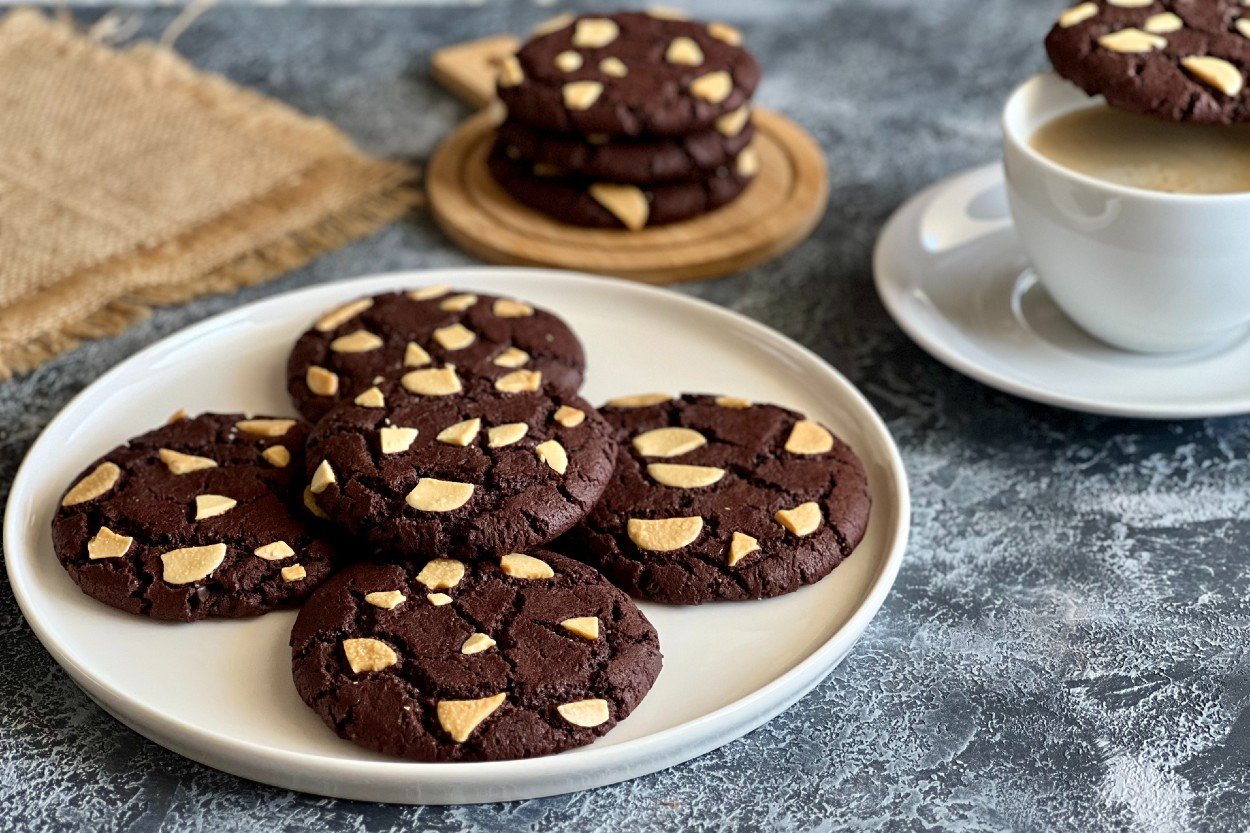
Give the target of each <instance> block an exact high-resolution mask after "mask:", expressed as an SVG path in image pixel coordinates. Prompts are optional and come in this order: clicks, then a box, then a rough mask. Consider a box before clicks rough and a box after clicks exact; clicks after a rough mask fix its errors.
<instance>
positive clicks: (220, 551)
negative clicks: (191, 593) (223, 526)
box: [161, 544, 226, 584]
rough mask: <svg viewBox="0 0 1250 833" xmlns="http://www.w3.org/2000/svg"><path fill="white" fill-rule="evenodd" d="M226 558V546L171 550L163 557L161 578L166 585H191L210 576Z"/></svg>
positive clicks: (211, 545)
mask: <svg viewBox="0 0 1250 833" xmlns="http://www.w3.org/2000/svg"><path fill="white" fill-rule="evenodd" d="M225 558H226V545H225V544H209V545H207V546H203V547H183V548H181V549H176V550H170V551H169V552H167V553H165V554H164V555H162V556H161V578H163V579H164V580H165V583H166V584H190V583H191V582H193V581H199V580H200V579H202V578H205V577H206V576H208V575H210V574H211V573H212V572H213V570H216V569H217V568H218V567H220V566H221V562H222V561H224V560H225Z"/></svg>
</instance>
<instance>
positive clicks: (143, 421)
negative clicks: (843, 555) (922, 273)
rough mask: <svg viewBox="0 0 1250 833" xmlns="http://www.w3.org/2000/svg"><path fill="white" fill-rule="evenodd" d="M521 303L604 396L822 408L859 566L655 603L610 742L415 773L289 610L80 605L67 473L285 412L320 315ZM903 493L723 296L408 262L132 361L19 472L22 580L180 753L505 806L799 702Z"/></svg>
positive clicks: (898, 523)
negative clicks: (853, 461) (859, 525)
mask: <svg viewBox="0 0 1250 833" xmlns="http://www.w3.org/2000/svg"><path fill="white" fill-rule="evenodd" d="M433 283H450V284H452V285H454V286H456V287H462V288H466V289H474V290H480V291H483V292H488V293H497V294H501V295H516V296H518V297H522V298H526V299H528V300H530V301H533V302H536V303H538V304H541V305H542V306H545V307H548V308H550V309H553V310H555V311H557V312H558V313H559V314H560V315H562V316H563V317H564V318H565V319H566V320H568V322H569V323H570V324H572V326H573V327H574V328H575V329H576V330H577V332H578V333H579V334H580V335H581V337H582V339H583V340H584V342H585V345H586V350H587V354H588V359H589V363H590V372H589V374H588V375H589V378H588V381H587V384H586V390H585V394H586V396H587V398H589V399H590V400H591V401H595V402H598V401H601V400H603V399H605V398H608V397H610V396H613V395H619V394H624V393H633V392H640V391H655V390H667V391H670V392H678V391H685V390H691V391H723V392H731V393H734V394H737V395H740V396H747V397H751V398H753V399H756V400H759V401H765V400H768V401H775V402H780V403H784V404H786V405H790V406H792V407H795V408H797V409H800V410H803V411H806V412H807V413H809V414H811V415H813V417H814V418H816V419H819V420H821V421H822V422H825V423H827V424H828V425H829V426H830V427H831V428H833V429H834V430H835V431H836V432H837V434H838V435H839V436H841V437H843V438H844V439H846V440H847V441H848V442H849V443H851V445H852V446H853V447H854V448H855V450H856V451H857V452H858V453H859V455H860V456H861V457H862V458H863V460H864V463H865V465H866V466H867V468H868V480H869V484H870V487H871V490H872V497H873V510H872V517H871V523H870V524H869V527H868V533H867V536H866V537H865V538H864V541H863V543H861V544H860V546H859V548H858V550H857V551H856V552H855V554H854V556H853V557H852V558H850V559H848V560H847V561H846V562H845V563H844V564H843V565H842V566H840V567H839V568H838V569H837V570H835V571H834V573H833V574H832V575H831V576H830V577H829V578H827V579H825V580H824V581H822V582H820V583H818V584H816V585H813V586H811V587H808V588H805V589H803V590H800V591H799V592H797V593H794V594H792V595H790V596H785V597H783V598H779V599H773V600H770V601H763V602H748V603H737V604H720V605H704V606H702V607H697V608H693V607H692V608H680V607H666V606H661V605H650V604H645V605H643V608H644V610H645V611H646V614H647V616H648V617H649V618H650V619H651V621H652V622H653V623H654V624H655V626H656V628H657V629H658V630H659V633H660V642H661V646H662V648H663V650H664V670H663V672H662V673H661V674H660V678H659V680H658V681H657V683H656V685H655V687H654V689H652V691H651V693H650V694H649V695H648V696H647V698H646V699H645V700H644V701H643V703H642V705H641V706H640V707H639V708H638V709H637V711H635V712H634V714H633V715H632V716H631V717H630V718H629V719H628V720H625V721H624V722H622V723H621V725H619V726H617V727H616V728H615V729H614V730H613V731H612V732H610V733H609V734H608V735H607V736H606V737H604V738H602V739H600V740H598V741H597V742H595V743H594V744H592V745H590V746H588V747H584V748H582V749H577V750H573V751H570V752H566V753H564V754H560V755H554V756H551V757H547V758H535V759H532V760H525V761H501V762H491V763H466V764H423V763H411V762H405V761H400V760H395V759H391V758H386V757H383V756H381V755H376V754H373V753H370V752H367V751H365V750H362V749H360V748H358V747H356V746H354V745H353V744H351V743H348V742H347V741H344V740H340V739H339V738H338V737H336V736H335V735H334V734H333V733H332V732H331V731H330V730H329V729H327V728H326V727H325V726H324V725H323V724H322V722H321V720H320V719H319V718H318V717H317V716H316V715H315V714H314V713H313V712H312V710H310V709H309V708H307V707H306V706H305V705H304V704H303V702H302V701H301V700H300V699H299V696H298V695H297V694H296V692H295V687H294V684H293V683H292V681H291V664H290V651H289V649H288V647H287V639H288V636H289V633H290V628H291V623H292V621H293V619H294V616H295V614H294V613H293V612H289V611H287V612H280V613H272V614H269V615H267V616H263V617H260V618H258V619H253V620H245V621H208V622H200V623H196V624H193V625H179V624H163V623H158V622H153V621H149V620H146V619H143V618H140V617H136V616H129V615H127V614H124V613H120V612H118V611H115V610H112V609H110V608H108V607H106V606H104V605H102V604H99V603H98V602H95V601H92V600H91V599H89V598H87V597H86V596H84V595H83V594H82V593H81V592H79V590H78V588H77V587H75V585H74V584H73V583H72V582H71V581H70V579H69V578H68V576H67V575H66V574H65V572H64V571H63V570H62V569H61V568H60V566H59V565H58V564H57V560H56V558H55V556H54V555H53V552H52V541H51V534H50V531H49V524H50V523H51V516H52V511H53V508H54V506H55V504H56V500H57V497H58V496H59V494H60V492H61V490H62V489H64V488H65V485H66V484H67V483H69V482H70V480H71V479H72V478H73V477H74V475H75V474H76V473H77V472H78V471H79V470H80V469H82V468H83V467H84V466H85V465H87V464H88V463H89V462H91V461H92V460H93V459H94V458H95V457H97V456H98V455H100V454H102V453H104V452H106V451H108V450H109V449H110V448H112V447H113V446H115V445H117V444H118V443H121V442H123V441H125V440H126V438H128V437H130V436H132V435H134V434H136V433H139V432H141V431H144V430H147V429H148V428H151V427H152V426H155V425H158V424H160V423H161V422H162V421H163V420H164V419H165V418H166V417H167V416H168V415H169V414H170V413H171V412H173V411H174V410H176V409H178V408H186V409H187V411H188V412H190V413H196V412H198V411H202V410H244V411H250V412H253V413H259V412H264V413H289V412H290V411H291V406H290V404H289V402H288V400H287V397H286V394H285V384H284V378H285V374H284V368H285V365H286V354H287V350H288V349H289V348H290V345H291V343H292V341H293V340H294V339H295V338H296V337H297V336H298V335H299V333H300V332H302V331H303V330H304V329H305V328H306V327H307V326H308V325H309V323H310V322H311V321H312V320H313V319H314V318H315V317H316V315H317V314H318V313H319V312H321V311H322V310H324V309H326V308H328V307H332V306H334V305H335V304H338V303H341V302H343V301H346V300H349V299H351V298H354V297H357V296H359V295H364V294H370V293H376V292H381V291H384V290H389V289H395V288H401V287H413V286H420V285H423V284H433ZM908 520H909V505H908V494H907V483H906V475H905V473H904V471H903V464H902V461H901V460H900V459H899V455H898V450H897V449H896V448H895V446H894V443H893V441H892V440H891V438H890V435H889V433H888V432H887V431H886V428H885V426H884V425H883V424H882V422H881V420H880V418H879V417H878V416H877V414H876V413H875V412H874V411H873V409H872V407H871V406H870V405H869V404H868V403H867V402H866V401H865V400H864V398H863V397H862V396H861V395H860V394H859V392H858V391H856V390H855V388H854V387H852V386H851V384H850V383H849V382H847V380H846V379H844V378H843V377H842V376H841V375H839V374H838V373H837V372H836V371H834V370H833V369H831V368H830V367H829V366H828V365H826V364H825V363H824V362H823V361H821V360H820V359H819V358H818V357H817V356H815V355H814V354H812V353H810V352H808V351H807V350H805V349H804V348H802V347H800V346H799V345H797V344H795V343H794V342H792V341H789V340H788V339H786V338H784V337H782V336H781V335H778V334H777V333H776V332H774V331H772V330H770V329H768V328H766V327H763V326H761V325H760V324H756V323H754V322H752V321H749V320H747V319H746V318H743V317H741V316H739V315H735V314H733V313H731V312H727V311H725V310H723V309H720V308H718V307H715V306H712V305H711V304H707V303H704V302H701V301H697V300H693V299H690V298H687V297H684V296H681V295H676V294H671V293H669V292H665V291H663V290H657V289H651V288H647V287H643V286H639V285H637V284H632V283H625V282H621V281H615V280H610V279H605V278H591V277H586V276H579V275H573V274H569V273H559V272H551V271H543V270H529V269H491V268H481V269H459V270H439V271H432V272H410V273H394V274H389V275H378V276H374V277H368V278H360V279H356V280H351V281H344V282H341V283H337V284H332V285H327V286H318V287H312V288H309V289H305V290H301V291H299V292H293V293H290V294H287V295H282V296H279V297H275V298H270V299H268V300H265V301H261V302H259V303H255V304H251V305H249V306H245V307H241V308H239V309H236V310H234V311H231V312H228V313H225V314H223V315H219V316H217V317H216V318H212V319H210V320H208V321H205V322H203V323H201V324H198V325H196V326H194V327H190V328H188V329H186V330H184V331H182V332H180V333H178V334H176V335H174V336H171V337H170V338H167V339H165V340H164V341H162V342H160V343H159V344H156V345H154V346H152V347H150V348H148V349H147V350H145V351H143V352H142V353H140V354H138V355H136V356H134V357H133V358H131V359H129V360H128V361H126V362H124V363H122V364H121V365H120V366H118V367H117V368H116V369H114V370H113V371H111V372H110V373H108V374H106V375H105V376H103V377H101V378H100V379H99V380H98V381H97V382H96V383H95V384H93V385H91V386H90V387H89V388H87V389H86V390H85V391H83V392H82V393H81V394H80V395H79V396H78V397H77V398H75V399H74V400H73V401H72V402H70V404H69V405H67V406H66V407H65V409H64V410H63V411H62V412H61V413H60V415H59V416H57V418H56V419H55V420H53V421H52V423H51V424H50V425H49V426H48V428H47V429H46V430H45V431H44V433H43V435H42V436H41V437H40V438H39V440H38V442H36V443H35V445H34V447H33V448H32V449H31V450H30V453H29V454H28V455H27V457H26V461H25V462H24V463H23V464H22V467H21V469H20V470H19V472H18V474H17V478H16V480H15V481H14V483H13V492H12V495H11V497H10V499H9V505H8V514H7V516H6V519H5V529H4V544H5V554H6V560H7V562H8V571H9V578H10V580H11V581H12V584H13V589H14V591H15V593H16V594H17V600H18V602H19V604H20V605H21V607H22V611H23V612H24V613H25V614H26V618H27V620H28V621H29V622H30V625H31V627H32V628H33V629H34V630H35V633H36V634H37V635H38V636H39V638H40V639H41V640H42V641H43V643H44V645H46V646H47V648H48V650H49V651H50V652H51V653H52V655H53V656H54V657H55V658H56V660H57V662H59V663H60V664H61V665H62V666H64V667H65V669H66V670H67V671H68V672H69V673H70V674H71V675H72V676H73V678H74V680H75V681H76V682H77V683H78V684H79V685H80V686H82V687H83V689H85V690H86V691H87V693H88V694H90V695H91V696H92V697H93V698H94V699H95V700H96V701H97V702H99V703H100V704H101V705H102V706H103V707H104V708H105V709H107V710H108V711H109V712H111V713H112V714H114V715H115V716H116V717H117V718H118V719H120V720H121V721H123V722H124V723H126V724H127V725H129V726H130V727H132V728H133V729H135V730H136V731H138V732H139V733H141V734H143V735H145V736H147V737H149V738H151V739H152V740H154V741H156V742H157V743H160V744H162V745H163V746H166V747H168V748H170V749H172V750H174V751H175V752H178V753H180V754H182V755H185V756H187V757H189V758H193V759H195V760H197V761H201V762H203V763H205V764H208V765H209V766H214V767H217V768H218V769H223V770H226V771H227V772H232V773H234V774H236V775H241V776H243V777H245V778H252V779H255V780H257V781H263V782H265V783H269V784H275V785H277V786H281V787H289V788H291V789H296V790H303V791H305V792H313V793H321V794H324V795H329V796H337V797H343V798H353V799H363V800H366V801H395V802H413V803H430V804H441V803H452V802H480V801H502V800H509V799H519V798H530V797H537V796H543V795H554V794H557V793H563V792H571V791H573V790H580V789H586V788H589V787H597V786H601V785H603V784H609V783H612V782H615V781H621V780H624V779H627V778H633V777H636V776H638V775H643V774H646V773H650V772H654V771H656V770H659V769H662V768H664V767H668V766H672V765H673V764H676V763H679V762H681V761H685V760H688V759H690V758H693V757H695V756H697V755H701V754H703V753H704V752H707V751H708V750H711V749H714V748H716V747H717V746H720V745H721V744H724V743H727V742H728V741H730V740H733V739H734V738H737V737H739V736H741V735H743V734H745V733H746V732H748V731H750V730H751V729H753V728H755V727H756V726H759V725H760V724H761V723H763V722H765V721H766V720H768V719H770V718H771V717H773V716H774V715H776V714H777V713H778V712H780V711H781V710H783V709H785V708H786V707H787V706H789V705H790V704H791V703H793V702H794V701H795V700H797V699H798V698H800V697H802V696H803V695H804V694H805V693H806V692H807V691H808V690H810V689H811V688H812V686H814V685H815V684H816V683H817V682H819V681H820V680H821V678H823V677H824V676H825V675H826V674H828V673H829V671H830V670H831V669H833V667H834V666H835V665H837V664H838V662H839V661H841V659H842V658H843V657H844V656H845V655H846V653H847V651H848V650H849V649H850V647H851V645H852V644H853V643H854V642H855V640H856V639H857V638H858V637H859V636H860V634H861V633H862V632H863V630H864V627H865V626H866V625H867V624H868V621H869V620H870V619H871V618H872V616H873V614H875V613H876V612H877V610H878V608H879V607H880V606H881V603H882V601H883V600H884V599H885V596H886V593H887V592H888V591H889V589H890V586H891V585H892V584H893V583H894V577H895V575H896V573H897V572H898V567H899V562H900V560H901V559H902V555H903V550H904V547H905V546H906V542H907V530H908Z"/></svg>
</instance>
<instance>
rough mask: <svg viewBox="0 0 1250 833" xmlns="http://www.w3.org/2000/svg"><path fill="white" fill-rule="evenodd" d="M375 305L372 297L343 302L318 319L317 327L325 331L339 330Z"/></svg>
mask: <svg viewBox="0 0 1250 833" xmlns="http://www.w3.org/2000/svg"><path fill="white" fill-rule="evenodd" d="M371 306H373V299H372V298H361V299H359V300H357V301H351V302H349V303H346V304H343V306H341V307H337V308H335V309H332V310H330V311H329V312H327V313H326V314H325V315H323V316H321V317H320V318H318V319H317V323H316V325H315V326H316V328H317V329H318V330H319V331H320V332H323V333H328V332H330V331H331V330H337V329H338V328H339V327H341V326H343V325H344V324H346V323H347V322H348V321H351V320H352V319H353V318H355V317H356V316H357V315H360V314H361V313H362V312H364V311H365V310H367V309H369V307H371Z"/></svg>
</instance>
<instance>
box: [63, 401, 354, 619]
mask: <svg viewBox="0 0 1250 833" xmlns="http://www.w3.org/2000/svg"><path fill="white" fill-rule="evenodd" d="M307 437H308V426H307V425H306V424H305V423H303V422H300V421H298V420H294V419H286V418H277V417H246V416H244V415H242V414H201V415H199V416H197V417H193V418H186V417H180V418H176V419H175V420H174V421H172V422H171V423H170V424H168V425H166V426H164V427H162V428H158V429H156V430H154V431H149V432H148V433H146V434H142V435H140V436H138V437H135V438H134V439H132V440H130V441H129V442H128V443H126V444H125V445H123V446H120V447H118V448H116V449H114V450H113V451H111V452H109V453H108V454H106V455H105V456H104V457H102V458H101V459H100V460H97V461H96V462H95V463H92V464H91V466H89V467H88V468H87V469H86V470H85V471H84V472H83V473H82V474H80V475H79V476H78V477H77V478H76V479H75V481H74V484H73V485H72V486H71V487H70V488H69V489H68V490H67V491H66V492H65V494H64V495H63V497H62V499H61V503H60V505H59V506H58V507H57V511H56V515H55V516H54V517H53V520H52V542H53V546H54V548H55V550H56V555H57V558H58V559H59V560H60V562H61V565H62V566H63V567H64V568H65V569H66V571H67V572H68V573H69V575H70V577H71V578H72V579H73V580H74V581H75V582H76V583H77V584H78V586H79V587H80V588H82V591H83V592H84V593H86V594H87V595H88V596H91V597H93V598H95V599H98V600H99V601H101V602H104V603H105V604H107V605H110V606H112V607H115V608H118V609H119V610H124V611H127V612H128V613H135V614H140V615H144V616H150V617H152V618H155V619H167V620H173V621H179V622H189V621H194V620H197V619H204V618H209V617H238V616H254V615H257V614H261V613H265V612H267V611H269V610H273V609H275V608H280V607H288V606H290V605H292V604H295V603H297V602H299V601H300V600H302V599H303V598H304V597H305V596H307V595H308V593H309V592H311V590H312V589H313V588H314V587H316V586H317V584H318V583H319V582H321V581H322V580H323V579H325V578H326V576H328V575H329V574H330V571H331V569H332V568H333V566H334V563H335V561H336V559H337V553H336V550H335V546H334V544H333V543H332V542H331V541H330V540H329V539H328V538H327V537H326V535H325V533H324V531H323V530H322V529H321V525H320V524H319V523H318V522H317V521H316V520H315V519H313V518H312V517H311V516H310V515H309V513H308V511H307V510H306V509H305V508H304V506H303V490H304V483H303V477H304V465H303V450H304V441H305V440H306V439H307Z"/></svg>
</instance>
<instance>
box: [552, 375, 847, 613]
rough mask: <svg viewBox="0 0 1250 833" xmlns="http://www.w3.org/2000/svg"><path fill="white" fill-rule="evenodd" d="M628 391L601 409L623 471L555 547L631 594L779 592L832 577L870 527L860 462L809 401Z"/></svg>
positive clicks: (681, 597)
mask: <svg viewBox="0 0 1250 833" xmlns="http://www.w3.org/2000/svg"><path fill="white" fill-rule="evenodd" d="M627 399H628V398H627ZM656 400H658V401H656ZM622 402H623V404H620V405H613V404H612V403H609V404H608V405H605V406H604V407H603V409H602V413H603V416H604V419H606V420H607V421H608V423H610V424H611V425H612V427H613V429H614V430H615V431H616V438H617V442H618V445H619V451H618V452H617V459H616V467H615V471H614V472H613V475H612V482H611V483H610V484H609V486H608V489H607V491H606V492H605V493H604V496H603V498H602V500H601V501H600V502H599V503H598V505H596V507H595V509H594V510H593V511H592V512H591V513H590V515H588V516H587V517H586V519H585V520H584V521H583V522H582V523H581V524H579V525H578V526H577V528H575V529H574V530H573V531H572V532H570V533H569V534H568V535H566V536H564V537H563V538H561V539H560V540H559V541H557V542H556V543H555V544H554V545H553V546H554V547H555V548H556V549H558V550H559V551H561V552H566V553H568V554H570V555H574V556H576V557H579V558H581V557H584V558H586V560H588V561H589V562H590V563H591V564H594V565H595V566H597V567H599V569H601V570H603V571H604V573H605V574H606V575H607V576H608V578H610V579H611V580H612V581H613V583H615V584H616V585H617V586H619V587H621V588H622V589H623V590H625V591H626V592H627V593H629V594H630V595H633V596H636V597H639V598H643V599H650V600H653V601H660V602H668V603H673V604H700V603H703V602H709V601H717V600H741V599H759V598H767V597H772V596H778V595H782V594H784V593H790V592H792V591H794V590H797V589H798V588H799V587H801V586H803V585H805V584H811V583H813V582H816V581H819V580H820V579H822V578H824V577H825V576H826V575H828V574H829V573H830V572H831V571H832V570H833V569H834V568H835V567H837V566H838V564H840V563H841V562H842V561H843V560H844V559H845V558H847V557H848V556H850V555H851V553H852V551H854V549H855V547H856V545H857V544H858V543H859V542H860V540H861V539H862V538H863V536H864V530H865V528H866V527H867V524H868V515H869V509H870V506H871V498H870V497H869V494H868V482H867V477H866V474H865V471H864V467H863V464H862V463H861V462H860V460H859V458H858V457H856V456H855V453H854V451H852V450H851V448H850V447H849V446H847V445H846V444H845V443H843V442H842V441H841V440H839V439H837V438H836V437H834V436H833V434H832V433H831V432H829V431H828V430H827V429H826V428H824V427H823V426H820V425H819V424H817V423H815V422H812V421H809V420H807V419H806V418H804V416H803V415H802V414H799V413H796V412H794V411H791V410H788V409H786V408H781V407H778V406H776V405H761V404H753V403H750V402H747V401H745V400H741V399H736V398H732V397H718V396H704V395H691V394H687V395H685V396H682V397H680V398H671V399H670V398H668V397H665V396H662V395H656V396H654V397H649V398H648V397H639V398H634V401H632V402H630V401H625V400H622Z"/></svg>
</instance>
